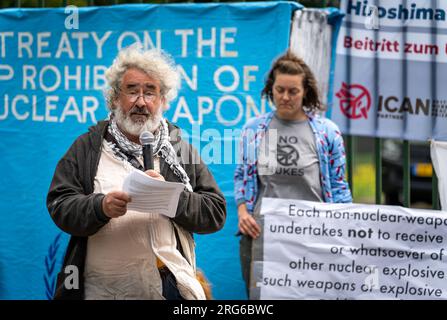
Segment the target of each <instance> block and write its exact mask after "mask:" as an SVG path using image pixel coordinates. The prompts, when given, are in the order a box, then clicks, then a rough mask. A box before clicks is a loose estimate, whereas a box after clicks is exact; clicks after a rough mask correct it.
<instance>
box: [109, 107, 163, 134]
mask: <svg viewBox="0 0 447 320" xmlns="http://www.w3.org/2000/svg"><path fill="white" fill-rule="evenodd" d="M129 114H130V111H129V112H128V113H127V114H126V113H124V112H123V110H122V108H121V107H120V106H117V107H116V108H115V110H114V111H113V115H114V117H115V120H116V123H117V124H118V126H119V127H120V129H122V130H124V131H125V132H127V133H129V134H131V135H133V136H139V135H140V134H141V133H142V132H143V131H150V132H155V131H156V130H157V129H158V127H159V126H160V121H161V119H162V118H163V115H162V112H161V108H160V109H159V111H158V112H157V113H156V114H150V115H149V118H148V119H147V120H146V121H145V122H134V121H132V119H131V118H130V117H129Z"/></svg>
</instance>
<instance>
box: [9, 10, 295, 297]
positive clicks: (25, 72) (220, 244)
mask: <svg viewBox="0 0 447 320" xmlns="http://www.w3.org/2000/svg"><path fill="white" fill-rule="evenodd" d="M300 7H301V6H300V5H297V4H295V3H290V2H264V3H247V4H245V3H244V4H200V5H190V4H181V5H123V6H110V7H89V8H79V9H78V8H76V7H67V8H58V9H5V10H0V150H1V157H0V171H1V172H0V179H1V180H0V194H1V197H2V201H1V202H0V299H46V298H49V297H51V295H52V292H53V288H54V281H55V276H56V274H57V272H58V271H59V269H60V266H61V262H62V257H63V255H64V251H65V248H66V245H67V240H68V235H67V234H64V233H62V232H61V231H60V230H59V229H58V228H57V227H56V226H55V225H54V223H53V221H52V220H51V218H50V216H49V214H48V212H47V209H46V205H45V200H46V194H47V191H48V187H49V184H50V181H51V178H52V175H53V172H54V169H55V166H56V163H57V161H58V160H59V159H60V158H61V157H62V156H63V154H64V153H65V151H66V150H67V149H68V147H69V146H70V145H71V143H72V142H73V141H74V139H75V138H76V137H77V136H79V135H80V134H82V133H84V132H86V131H87V129H88V127H89V126H91V125H93V124H94V123H96V122H97V121H99V120H101V119H103V118H105V117H106V116H107V108H106V103H105V100H104V97H103V90H104V89H105V77H104V72H105V70H106V68H107V67H108V66H109V65H110V64H111V63H112V60H113V59H114V57H115V56H116V54H117V52H118V50H119V49H121V48H124V47H126V46H129V45H132V44H133V43H135V42H139V43H140V44H141V45H142V46H143V47H145V48H154V47H155V48H160V49H163V50H165V51H167V52H168V53H170V54H171V55H172V57H173V58H174V59H175V61H176V62H177V63H178V64H179V65H180V66H181V68H180V72H181V74H182V90H181V91H180V94H179V97H178V98H177V99H176V100H175V101H173V102H172V103H171V105H170V108H169V110H168V111H167V112H166V113H165V116H166V117H167V118H168V119H169V120H171V121H172V122H174V123H175V124H177V125H178V126H180V127H181V128H182V129H183V135H184V137H185V139H187V140H189V141H190V142H191V143H193V144H194V145H195V146H196V147H197V148H198V150H199V152H200V154H201V156H202V158H203V159H204V161H205V162H206V163H208V164H209V166H210V169H211V171H212V173H213V174H214V176H215V178H216V180H217V182H218V184H219V186H220V187H221V189H222V191H223V192H224V194H225V197H226V200H227V203H228V218H227V223H226V225H225V228H224V229H223V230H222V231H220V232H218V233H215V234H212V235H207V236H196V241H197V255H198V256H197V265H198V267H199V268H200V269H202V270H204V272H205V275H206V276H207V277H208V279H209V280H210V282H211V284H212V288H213V294H214V297H215V298H218V299H245V298H246V295H245V290H244V286H243V282H242V278H241V276H240V265H239V254H238V252H239V249H238V238H236V237H235V236H234V234H235V232H236V231H237V214H236V208H235V204H234V199H233V172H234V168H235V163H236V159H237V156H236V154H237V150H236V146H237V141H236V140H237V138H238V137H239V131H238V130H239V129H240V128H241V127H242V125H243V124H244V123H245V122H246V120H247V119H248V118H250V117H252V116H254V115H256V114H259V113H262V112H265V111H268V110H270V106H269V105H268V104H267V103H266V102H265V101H263V100H261V99H260V91H261V89H262V87H263V82H264V78H265V75H266V72H267V71H268V70H269V68H270V65H271V62H272V60H273V59H274V58H275V57H276V56H278V55H279V54H280V53H282V52H283V51H284V50H285V49H286V48H287V46H288V42H289V29H290V19H291V17H292V13H293V10H296V9H299V8H300Z"/></svg>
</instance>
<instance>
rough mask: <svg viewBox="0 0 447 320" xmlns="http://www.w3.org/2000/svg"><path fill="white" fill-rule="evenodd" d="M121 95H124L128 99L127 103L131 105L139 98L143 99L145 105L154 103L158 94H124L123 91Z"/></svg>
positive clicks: (132, 92)
mask: <svg viewBox="0 0 447 320" xmlns="http://www.w3.org/2000/svg"><path fill="white" fill-rule="evenodd" d="M123 93H124V94H125V95H126V97H127V98H128V99H129V101H130V102H131V103H135V102H136V101H137V100H138V99H140V97H141V96H142V97H143V100H144V102H146V103H151V102H154V100H155V99H157V98H158V94H155V93H153V92H144V93H142V92H134V91H131V92H125V91H123Z"/></svg>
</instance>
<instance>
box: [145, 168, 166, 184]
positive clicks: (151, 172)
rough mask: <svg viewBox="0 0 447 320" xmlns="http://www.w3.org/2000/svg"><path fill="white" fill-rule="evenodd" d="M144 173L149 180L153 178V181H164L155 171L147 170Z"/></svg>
mask: <svg viewBox="0 0 447 320" xmlns="http://www.w3.org/2000/svg"><path fill="white" fill-rule="evenodd" d="M144 173H145V174H147V175H148V176H149V177H151V178H154V179H157V180H160V181H165V178H164V177H163V176H162V175H161V174H159V173H158V172H157V171H155V170H147V171H145V172H144Z"/></svg>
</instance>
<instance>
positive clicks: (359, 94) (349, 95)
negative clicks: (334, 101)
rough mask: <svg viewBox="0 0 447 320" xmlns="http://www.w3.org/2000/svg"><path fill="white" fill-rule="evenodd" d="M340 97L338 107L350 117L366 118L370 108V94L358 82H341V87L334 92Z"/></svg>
mask: <svg viewBox="0 0 447 320" xmlns="http://www.w3.org/2000/svg"><path fill="white" fill-rule="evenodd" d="M335 95H336V96H337V98H339V99H340V109H341V111H342V112H343V114H344V115H345V116H347V117H348V118H350V119H359V118H365V119H368V111H369V109H371V95H370V94H369V92H368V90H367V89H366V88H365V87H364V86H361V85H359V84H351V85H350V86H349V85H348V84H347V83H345V82H342V84H341V89H340V90H339V91H338V92H337V93H336V94H335Z"/></svg>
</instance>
